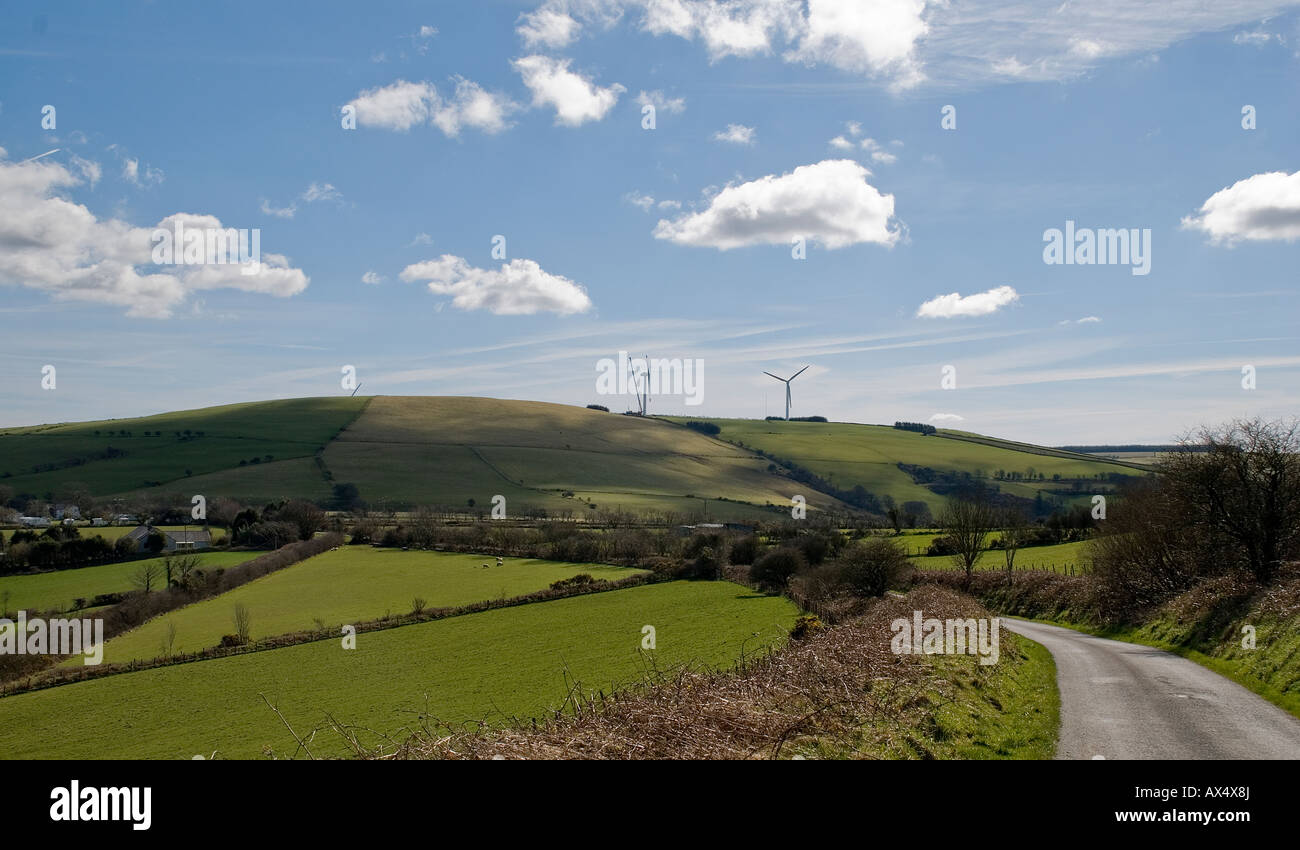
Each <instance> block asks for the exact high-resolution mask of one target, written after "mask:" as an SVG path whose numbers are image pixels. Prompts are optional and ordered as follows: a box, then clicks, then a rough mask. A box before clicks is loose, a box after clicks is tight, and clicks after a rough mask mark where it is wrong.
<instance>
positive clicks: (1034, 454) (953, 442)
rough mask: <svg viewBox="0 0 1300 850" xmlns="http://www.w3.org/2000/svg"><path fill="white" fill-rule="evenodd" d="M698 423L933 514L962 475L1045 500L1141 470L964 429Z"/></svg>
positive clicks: (1075, 494) (836, 481)
mask: <svg viewBox="0 0 1300 850" xmlns="http://www.w3.org/2000/svg"><path fill="white" fill-rule="evenodd" d="M672 421H675V422H682V423H684V422H686V421H687V420H686V419H684V418H682V419H679V418H673V419H672ZM705 421H708V422H711V423H712V424H714V425H717V426H718V427H719V428H720V429H721V431H720V433H718V434H717V438H718V439H720V440H724V441H727V442H731V443H734V444H736V445H737V446H743V447H746V448H751V449H759V450H761V451H763V452H766V453H768V454H769V455H771V456H773V457H775V458H778V459H780V460H781V461H785V462H788V463H792V464H796V465H797V466H799V467H802V468H804V469H807V470H810V471H811V472H813V473H814V474H816V475H818V476H820V477H822V478H824V479H826V480H827V481H828V482H829V483H830V485H831V486H833V487H834V488H836V489H837V490H852V489H853V488H854V487H855V486H858V485H860V486H862V487H863V488H865V489H866V490H868V491H870V492H871V493H874V494H876V495H877V496H885V495H889V496H892V497H893V499H894V500H895V501H896V502H897V503H899V504H900V505H901V504H902V503H903V502H904V501H921V502H925V503H926V504H928V505H929V506H930V509H931V510H932V511H935V512H937V511H938V510H939V508H940V507H941V506H942V504H943V502H944V501H945V498H946V490H947V489H949V487H950V486H951V484H952V482H953V480H954V477H958V476H962V475H964V474H969V475H971V476H973V477H975V478H980V479H983V480H984V481H985V482H986V483H987V484H989V485H991V486H996V487H997V488H998V489H999V490H1000V491H1001V492H1004V493H1009V494H1011V495H1013V496H1017V497H1020V498H1024V499H1036V498H1037V497H1038V496H1039V494H1040V493H1041V494H1043V497H1044V499H1045V500H1046V501H1047V502H1048V503H1049V504H1050V503H1051V502H1052V501H1053V500H1060V501H1062V502H1070V501H1076V500H1087V499H1088V498H1089V497H1090V495H1091V494H1092V493H1095V492H1107V491H1108V489H1109V482H1110V481H1111V479H1112V478H1113V476H1116V475H1119V476H1138V475H1143V474H1146V473H1147V472H1148V470H1146V469H1145V468H1143V467H1140V466H1135V465H1132V464H1125V463H1120V462H1116V461H1110V460H1106V459H1101V458H1093V457H1089V456H1087V455H1081V454H1076V453H1073V452H1067V451H1062V450H1059V449H1050V448H1045V447H1042V446H1034V445H1030V444H1027V443H1013V442H1010V441H1006V440H999V439H996V438H992V437H984V436H981V435H979V434H969V433H966V432H947V431H940V432H938V433H937V434H934V435H929V436H926V435H922V434H919V433H916V432H914V431H904V430H900V429H897V428H893V427H891V426H887V425H858V424H853V423H846V422H784V421H776V420H772V421H766V420H761V419H709V420H705ZM904 467H911V469H905V468H904ZM927 470H928V471H929V472H928V473H927ZM1031 475H1032V476H1033V477H1032V478H1031V477H1030V476H1031ZM1040 475H1041V476H1042V477H1041V478H1039V477H1038V476H1040Z"/></svg>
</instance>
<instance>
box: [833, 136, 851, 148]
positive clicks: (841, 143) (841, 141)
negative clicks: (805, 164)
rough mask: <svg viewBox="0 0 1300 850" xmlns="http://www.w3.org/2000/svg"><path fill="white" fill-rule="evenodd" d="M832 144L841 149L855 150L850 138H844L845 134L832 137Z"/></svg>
mask: <svg viewBox="0 0 1300 850" xmlns="http://www.w3.org/2000/svg"><path fill="white" fill-rule="evenodd" d="M830 146H831V147H833V148H835V149H836V150H840V151H851V150H853V143H852V142H850V141H849V140H848V139H846V138H844V137H843V136H836V137H835V138H833V139H831V140H830Z"/></svg>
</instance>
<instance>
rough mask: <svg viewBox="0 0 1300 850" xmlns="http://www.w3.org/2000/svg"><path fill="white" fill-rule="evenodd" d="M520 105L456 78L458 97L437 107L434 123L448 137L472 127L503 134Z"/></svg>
mask: <svg viewBox="0 0 1300 850" xmlns="http://www.w3.org/2000/svg"><path fill="white" fill-rule="evenodd" d="M518 108H519V107H518V105H517V104H516V103H515V102H514V101H512V100H511V99H510V98H508V97H506V96H505V95H503V94H499V93H496V92H490V91H488V90H486V89H484V88H483V87H482V86H480V85H479V84H478V83H476V82H473V81H472V80H467V79H465V78H463V77H457V78H456V94H455V96H453V97H452V99H451V100H450V101H446V102H439V103H437V104H436V105H435V106H434V108H433V111H432V112H433V118H432V120H433V123H434V125H435V126H437V128H438V129H439V130H442V132H443V133H445V134H446V135H448V136H455V135H458V134H459V133H460V128H461V127H472V128H474V129H475V130H482V131H483V132H484V133H488V134H493V133H500V132H501V131H502V130H505V129H507V128H508V127H509V126H510V122H509V121H508V118H509V116H510V113H512V112H514V111H515V110H517V109H518Z"/></svg>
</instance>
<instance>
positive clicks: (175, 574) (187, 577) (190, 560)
mask: <svg viewBox="0 0 1300 850" xmlns="http://www.w3.org/2000/svg"><path fill="white" fill-rule="evenodd" d="M198 566H199V557H198V555H194V554H190V553H186V554H177V553H175V552H170V553H168V554H166V555H164V556H163V572H164V573H166V578H167V587H182V588H187V589H188V588H189V586H190V582H191V581H192V579H193V578H194V571H195V569H197V568H198Z"/></svg>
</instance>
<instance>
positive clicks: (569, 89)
mask: <svg viewBox="0 0 1300 850" xmlns="http://www.w3.org/2000/svg"><path fill="white" fill-rule="evenodd" d="M569 62H570V60H568V59H553V58H551V57H550V56H542V55H540V54H538V55H533V56H525V57H523V58H521V59H516V60H514V62H513V63H512V64H513V65H514V68H515V70H516V71H518V72H519V76H520V77H522V78H523V81H524V85H525V86H527V87H528V89H529V91H531V92H532V93H533V106H551V107H553V108H554V109H555V123H556V124H563V125H565V126H567V127H577V126H579V125H582V124H585V123H587V122H588V121H599V120H600V119H602V118H604V117H605V115H606V114H607V113H608V112H609V110H611V109H613V108H614V104H615V103H617V102H618V96H619V95H620V94H622V93H623V92H625V91H627V89H625V88H624V87H623V86H621V85H619V84H618V83H614V84H613V85H612V86H608V87H605V88H601V87H600V86H598V85H596V84H595V83H594V82H592V80H591V78H590V77H584V76H583V75H581V74H579V73H577V72H575V71H570V70H569Z"/></svg>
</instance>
